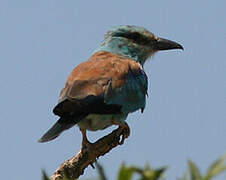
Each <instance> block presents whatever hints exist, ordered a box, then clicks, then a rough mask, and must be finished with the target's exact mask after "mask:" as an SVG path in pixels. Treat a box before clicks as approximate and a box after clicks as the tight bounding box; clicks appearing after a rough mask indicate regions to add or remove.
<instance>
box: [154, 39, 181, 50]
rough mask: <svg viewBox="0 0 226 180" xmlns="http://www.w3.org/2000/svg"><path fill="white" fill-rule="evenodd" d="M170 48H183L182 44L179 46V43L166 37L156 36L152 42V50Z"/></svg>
mask: <svg viewBox="0 0 226 180" xmlns="http://www.w3.org/2000/svg"><path fill="white" fill-rule="evenodd" d="M170 49H182V50H184V48H183V46H181V45H180V44H179V43H177V42H174V41H170V40H168V39H163V38H158V39H157V41H156V42H155V44H154V50H157V51H161V50H170Z"/></svg>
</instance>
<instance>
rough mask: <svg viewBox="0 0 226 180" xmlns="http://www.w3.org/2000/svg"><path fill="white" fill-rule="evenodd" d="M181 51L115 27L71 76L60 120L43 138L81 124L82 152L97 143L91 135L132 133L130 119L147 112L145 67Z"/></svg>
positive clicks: (136, 30) (138, 30) (139, 31)
mask: <svg viewBox="0 0 226 180" xmlns="http://www.w3.org/2000/svg"><path fill="white" fill-rule="evenodd" d="M172 49H181V50H183V46H182V45H180V44H179V43H177V42H175V41H171V40H168V39H164V38H161V37H157V36H156V35H154V34H153V33H152V32H150V31H148V30H147V29H145V28H143V27H139V26H134V25H120V26H117V27H114V28H111V29H110V30H109V31H108V32H107V33H106V34H105V36H104V40H103V41H102V43H101V45H100V47H99V48H98V49H96V50H95V51H94V53H93V55H92V56H91V57H90V58H89V59H88V61H85V62H83V63H81V64H79V65H78V66H77V67H75V68H74V70H73V71H72V72H71V74H70V75H69V77H68V79H67V81H66V83H65V86H64V88H63V89H62V90H61V92H60V96H59V101H58V104H57V105H56V106H55V107H54V109H53V113H54V114H55V115H57V116H59V120H58V121H57V122H56V123H55V124H54V125H53V126H52V127H51V128H50V129H49V130H48V131H47V132H46V133H45V134H44V135H43V136H42V137H41V138H40V139H39V142H48V141H51V140H53V139H55V138H56V137H58V136H59V135H60V134H61V133H62V132H63V131H65V130H67V129H69V128H71V127H73V126H74V125H76V124H77V125H78V127H79V129H80V131H81V133H82V148H85V147H86V146H87V145H89V144H91V142H90V141H89V140H88V138H87V135H86V132H87V130H88V131H97V130H103V129H106V128H108V127H110V126H112V125H118V126H119V127H120V128H122V129H124V130H125V134H124V135H123V137H122V138H123V139H122V141H121V143H123V142H124V139H125V138H127V137H128V136H129V134H130V128H129V126H128V124H127V123H126V121H125V120H126V119H127V116H128V114H130V113H133V112H135V111H137V110H141V112H142V113H143V111H144V109H145V105H146V98H147V94H148V93H147V91H148V77H147V75H146V73H145V71H144V69H143V66H144V63H145V62H146V61H147V60H148V59H149V58H150V57H151V56H153V54H155V53H156V52H158V51H163V50H172Z"/></svg>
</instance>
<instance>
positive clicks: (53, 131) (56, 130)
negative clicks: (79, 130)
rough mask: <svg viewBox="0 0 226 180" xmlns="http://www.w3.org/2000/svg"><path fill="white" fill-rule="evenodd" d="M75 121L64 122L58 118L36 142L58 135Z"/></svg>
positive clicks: (46, 140) (48, 139) (49, 139)
mask: <svg viewBox="0 0 226 180" xmlns="http://www.w3.org/2000/svg"><path fill="white" fill-rule="evenodd" d="M75 124H76V122H70V123H69V122H67V123H66V122H65V121H64V120H63V119H62V118H60V119H59V120H58V121H57V122H56V123H55V124H54V125H53V126H52V127H51V128H50V129H49V130H48V131H47V132H46V133H45V134H44V135H43V136H42V137H41V138H40V139H39V140H38V142H48V141H51V140H53V139H55V138H56V137H58V136H59V135H60V134H61V133H62V132H63V131H65V130H67V129H69V128H71V127H72V126H74V125H75Z"/></svg>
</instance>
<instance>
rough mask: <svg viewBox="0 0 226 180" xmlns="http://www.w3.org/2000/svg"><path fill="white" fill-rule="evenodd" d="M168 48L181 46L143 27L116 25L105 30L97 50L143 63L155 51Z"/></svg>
mask: <svg viewBox="0 0 226 180" xmlns="http://www.w3.org/2000/svg"><path fill="white" fill-rule="evenodd" d="M170 49H183V47H182V46H181V45H180V44H178V43H176V42H174V41H170V40H167V39H163V38H159V37H157V36H155V35H154V34H153V33H151V32H149V31H147V30H146V29H145V28H143V27H137V26H118V27H115V28H113V29H111V30H110V31H108V32H107V34H106V35H105V39H104V41H103V42H102V44H101V47H100V48H99V49H98V51H107V52H111V53H114V54H118V55H122V56H127V57H129V58H132V59H134V60H135V61H138V62H140V63H141V64H142V65H143V64H144V62H145V61H146V60H147V59H148V58H149V57H150V56H151V55H153V54H154V53H155V52H157V51H161V50H170Z"/></svg>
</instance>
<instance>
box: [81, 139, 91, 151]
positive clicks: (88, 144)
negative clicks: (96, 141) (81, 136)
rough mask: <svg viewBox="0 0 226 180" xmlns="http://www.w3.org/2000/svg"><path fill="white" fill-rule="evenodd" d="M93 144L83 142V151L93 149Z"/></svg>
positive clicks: (86, 141)
mask: <svg viewBox="0 0 226 180" xmlns="http://www.w3.org/2000/svg"><path fill="white" fill-rule="evenodd" d="M92 145H93V143H91V142H89V141H88V140H87V139H86V140H83V141H82V151H84V150H86V149H88V148H90V147H92Z"/></svg>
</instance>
